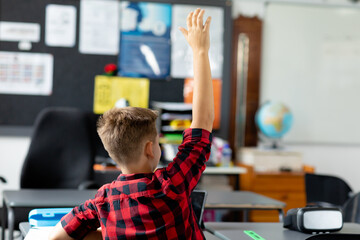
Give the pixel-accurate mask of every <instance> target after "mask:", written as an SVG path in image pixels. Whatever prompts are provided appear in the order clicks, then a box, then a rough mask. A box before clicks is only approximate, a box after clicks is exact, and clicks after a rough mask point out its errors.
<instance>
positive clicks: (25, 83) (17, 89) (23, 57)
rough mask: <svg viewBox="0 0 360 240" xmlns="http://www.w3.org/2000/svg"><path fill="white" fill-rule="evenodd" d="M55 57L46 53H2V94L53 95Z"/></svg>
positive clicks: (0, 84) (0, 74) (0, 73)
mask: <svg viewBox="0 0 360 240" xmlns="http://www.w3.org/2000/svg"><path fill="white" fill-rule="evenodd" d="M53 64H54V57H53V55H51V54H46V53H19V52H5V51H1V52H0V94H18V95H19V94H20V95H51V93H52V85H53Z"/></svg>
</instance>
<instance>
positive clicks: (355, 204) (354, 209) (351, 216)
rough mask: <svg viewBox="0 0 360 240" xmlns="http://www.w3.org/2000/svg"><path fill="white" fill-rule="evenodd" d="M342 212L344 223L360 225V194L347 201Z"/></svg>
mask: <svg viewBox="0 0 360 240" xmlns="http://www.w3.org/2000/svg"><path fill="white" fill-rule="evenodd" d="M342 210H343V219H344V222H355V223H360V193H357V194H355V195H354V196H352V197H351V198H350V199H349V200H347V201H346V203H345V204H344V206H343V208H342ZM359 239H360V238H359Z"/></svg>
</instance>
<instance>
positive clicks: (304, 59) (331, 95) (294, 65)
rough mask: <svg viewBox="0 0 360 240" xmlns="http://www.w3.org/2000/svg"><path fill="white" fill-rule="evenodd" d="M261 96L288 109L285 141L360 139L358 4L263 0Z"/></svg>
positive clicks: (355, 141) (354, 141)
mask: <svg viewBox="0 0 360 240" xmlns="http://www.w3.org/2000/svg"><path fill="white" fill-rule="evenodd" d="M262 51H263V52H262V54H263V55H262V63H261V64H262V72H261V84H260V85H261V89H260V96H261V102H262V103H264V102H265V101H267V100H271V101H276V102H277V101H280V102H282V103H284V104H285V105H287V106H288V107H289V108H290V110H291V111H292V113H293V115H294V124H293V127H292V129H291V130H290V132H289V133H288V134H287V135H286V136H285V137H284V141H285V142H288V143H291V142H293V143H341V144H360V127H358V125H359V124H360V9H356V8H354V9H353V8H346V7H326V6H315V5H295V4H284V3H269V4H268V6H267V9H266V14H265V19H264V28H263V50H262Z"/></svg>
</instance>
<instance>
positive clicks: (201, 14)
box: [197, 9, 205, 27]
mask: <svg viewBox="0 0 360 240" xmlns="http://www.w3.org/2000/svg"><path fill="white" fill-rule="evenodd" d="M204 13H205V10H204V9H202V10H201V11H200V13H199V15H198V16H197V25H198V26H200V27H202V26H203V16H204Z"/></svg>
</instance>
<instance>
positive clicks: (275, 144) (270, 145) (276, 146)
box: [258, 132, 284, 150]
mask: <svg viewBox="0 0 360 240" xmlns="http://www.w3.org/2000/svg"><path fill="white" fill-rule="evenodd" d="M258 136H259V140H260V142H261V143H262V145H263V147H264V148H265V149H272V150H280V149H283V148H284V146H283V145H282V143H281V138H276V139H275V138H269V137H267V136H265V135H264V134H263V133H261V132H259V135H258Z"/></svg>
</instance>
